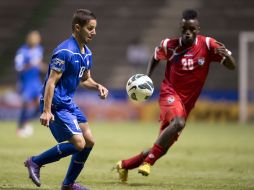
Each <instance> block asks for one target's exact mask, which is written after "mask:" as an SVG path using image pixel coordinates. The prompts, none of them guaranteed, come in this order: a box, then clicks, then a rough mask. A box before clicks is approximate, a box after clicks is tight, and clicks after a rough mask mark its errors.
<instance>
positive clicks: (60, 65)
mask: <svg viewBox="0 0 254 190" xmlns="http://www.w3.org/2000/svg"><path fill="white" fill-rule="evenodd" d="M67 63H68V56H67V55H66V52H65V51H61V50H60V51H58V52H57V53H55V54H53V56H52V58H51V63H50V68H51V69H52V70H55V71H57V72H61V73H63V72H64V71H65V69H66V64H67Z"/></svg>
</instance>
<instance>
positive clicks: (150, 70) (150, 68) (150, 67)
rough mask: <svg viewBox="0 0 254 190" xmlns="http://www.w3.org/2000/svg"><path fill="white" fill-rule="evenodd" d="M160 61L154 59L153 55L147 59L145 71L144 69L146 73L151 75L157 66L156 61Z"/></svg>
mask: <svg viewBox="0 0 254 190" xmlns="http://www.w3.org/2000/svg"><path fill="white" fill-rule="evenodd" d="M159 62H160V61H157V60H156V59H154V57H152V59H151V60H150V61H149V63H148V66H147V71H146V75H147V76H149V77H151V75H152V73H153V71H154V69H155V68H156V67H157V66H158V63H159Z"/></svg>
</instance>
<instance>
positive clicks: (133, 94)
mask: <svg viewBox="0 0 254 190" xmlns="http://www.w3.org/2000/svg"><path fill="white" fill-rule="evenodd" d="M126 91H127V94H128V96H129V97H130V99H132V100H134V101H138V102H143V101H145V100H147V99H148V98H149V97H150V96H152V94H153V91H154V85H153V81H152V80H151V79H150V78H149V77H148V76H147V75H144V74H135V75H133V76H132V77H130V79H129V80H128V82H127V84H126Z"/></svg>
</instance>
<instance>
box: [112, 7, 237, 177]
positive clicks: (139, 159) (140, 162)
mask: <svg viewBox="0 0 254 190" xmlns="http://www.w3.org/2000/svg"><path fill="white" fill-rule="evenodd" d="M180 26H181V36H180V37H179V38H177V39H169V38H167V39H164V40H162V42H161V44H160V46H159V47H156V48H155V52H154V55H153V58H152V60H151V61H150V63H149V65H148V69H147V75H148V76H151V74H152V72H153V71H154V69H155V67H156V66H157V65H158V63H159V62H160V60H166V61H167V65H166V69H165V78H164V80H163V82H162V84H161V88H160V97H159V105H160V121H161V126H160V133H159V136H158V138H157V140H156V141H155V143H154V145H153V147H152V148H150V149H149V150H146V151H143V152H141V153H139V154H138V155H136V156H134V157H131V158H129V159H126V160H121V161H119V162H118V163H117V164H116V169H117V171H118V174H119V177H120V180H121V181H122V182H126V181H127V177H128V170H130V169H134V168H137V167H138V172H139V173H141V174H142V175H144V176H148V175H149V174H150V170H151V166H153V165H154V163H155V162H156V160H158V159H159V158H160V157H162V156H163V155H165V154H166V152H167V151H168V149H169V148H170V147H171V146H172V145H173V143H174V142H175V141H176V140H177V138H178V136H179V135H180V133H181V131H182V130H183V128H184V126H185V122H186V119H187V117H188V115H189V113H190V111H191V110H192V108H193V107H194V105H195V102H196V100H197V98H198V96H199V94H200V92H201V90H202V87H203V85H204V83H205V80H206V77H207V74H208V71H209V66H210V63H211V62H218V63H220V64H221V65H223V66H225V67H226V68H228V69H230V70H233V69H235V61H234V58H233V57H232V56H231V52H230V51H229V50H227V49H226V48H225V46H224V45H223V44H222V43H220V42H217V41H216V40H215V39H213V38H210V37H205V36H202V35H198V33H199V29H200V27H199V22H198V19H197V12H196V11H194V10H186V11H184V12H183V17H182V20H181V25H180Z"/></svg>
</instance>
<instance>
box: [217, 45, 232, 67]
mask: <svg viewBox="0 0 254 190" xmlns="http://www.w3.org/2000/svg"><path fill="white" fill-rule="evenodd" d="M216 43H217V44H219V45H220V47H218V48H216V49H215V53H218V54H219V55H220V56H222V57H224V58H223V59H224V60H223V61H222V65H224V66H225V67H226V68H227V69H229V70H234V69H235V68H236V64H235V59H234V58H233V56H232V55H230V54H229V53H228V50H227V49H226V47H225V45H224V44H223V43H221V42H216Z"/></svg>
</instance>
